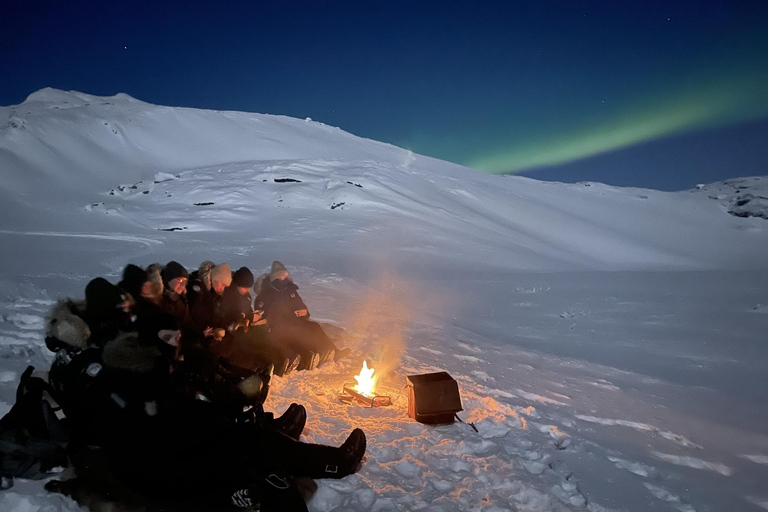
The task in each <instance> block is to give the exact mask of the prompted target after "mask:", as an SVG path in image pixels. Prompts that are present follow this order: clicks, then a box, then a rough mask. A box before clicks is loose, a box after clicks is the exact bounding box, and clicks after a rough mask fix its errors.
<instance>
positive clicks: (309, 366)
mask: <svg viewBox="0 0 768 512" xmlns="http://www.w3.org/2000/svg"><path fill="white" fill-rule="evenodd" d="M319 363H320V354H318V353H317V352H312V351H310V350H308V351H306V352H304V353H303V354H302V355H301V363H300V364H299V367H298V369H299V370H314V369H315V368H317V365H318V364H319Z"/></svg>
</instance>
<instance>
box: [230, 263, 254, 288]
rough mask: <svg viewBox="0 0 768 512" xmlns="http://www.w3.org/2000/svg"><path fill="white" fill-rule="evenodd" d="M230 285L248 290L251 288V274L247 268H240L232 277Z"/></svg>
mask: <svg viewBox="0 0 768 512" xmlns="http://www.w3.org/2000/svg"><path fill="white" fill-rule="evenodd" d="M232 284H233V285H235V286H237V287H238V288H250V287H251V286H253V273H252V272H251V271H250V270H248V267H240V268H239V269H237V270H236V271H235V273H234V274H233V275H232Z"/></svg>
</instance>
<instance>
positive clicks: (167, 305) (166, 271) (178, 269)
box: [160, 261, 191, 327]
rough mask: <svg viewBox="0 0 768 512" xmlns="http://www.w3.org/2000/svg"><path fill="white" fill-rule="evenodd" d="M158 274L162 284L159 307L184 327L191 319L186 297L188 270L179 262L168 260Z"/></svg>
mask: <svg viewBox="0 0 768 512" xmlns="http://www.w3.org/2000/svg"><path fill="white" fill-rule="evenodd" d="M160 275H161V276H162V278H163V286H164V290H163V298H162V301H161V303H160V309H161V310H162V311H163V312H165V313H168V314H170V315H173V317H174V318H176V320H177V321H178V322H179V325H183V326H185V327H186V326H187V325H189V323H190V321H191V319H190V314H189V306H188V305H187V297H186V294H187V281H188V279H189V272H187V269H186V268H184V267H183V266H182V265H181V264H180V263H178V262H176V261H169V262H168V264H167V265H166V266H165V267H164V268H163V270H162V271H161V272H160Z"/></svg>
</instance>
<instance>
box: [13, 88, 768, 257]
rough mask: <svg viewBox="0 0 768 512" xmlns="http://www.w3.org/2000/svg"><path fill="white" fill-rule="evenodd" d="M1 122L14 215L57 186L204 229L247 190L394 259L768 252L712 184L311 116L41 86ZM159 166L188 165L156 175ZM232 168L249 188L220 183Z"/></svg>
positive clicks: (259, 211) (79, 204)
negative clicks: (654, 179) (590, 178)
mask: <svg viewBox="0 0 768 512" xmlns="http://www.w3.org/2000/svg"><path fill="white" fill-rule="evenodd" d="M0 126H2V127H3V128H2V129H0V168H2V170H3V178H4V179H3V182H2V184H0V196H1V197H0V199H2V205H3V206H2V212H3V219H4V221H5V222H4V224H5V227H4V229H6V230H13V229H19V228H23V229H26V230H45V229H48V228H49V227H50V225H51V224H57V223H60V222H64V220H63V219H62V218H61V216H60V214H59V215H57V216H56V218H52V216H50V215H47V214H46V210H47V208H48V205H49V204H50V203H51V202H57V203H59V204H62V205H64V206H65V208H64V209H63V211H64V213H65V214H68V215H69V216H70V218H69V220H68V221H67V222H68V224H69V225H71V226H78V229H86V230H87V229H89V228H90V229H93V228H97V229H99V230H102V231H107V232H108V231H110V230H111V229H114V226H113V225H112V224H111V222H118V221H117V220H116V219H117V218H121V219H122V220H123V221H125V220H126V219H128V220H131V219H133V220H136V215H134V212H136V211H137V210H141V211H142V212H147V213H149V217H148V218H150V219H152V218H154V219H156V220H154V221H152V222H150V223H149V224H147V223H146V219H144V218H143V217H142V218H143V220H141V221H137V222H139V223H143V224H142V226H143V227H144V228H146V229H149V230H151V231H156V230H163V229H165V230H170V229H174V228H177V230H179V231H200V230H203V229H207V228H204V227H201V226H210V224H208V223H206V222H200V218H201V216H202V217H203V218H205V219H208V218H210V217H216V216H217V212H219V211H220V209H221V208H222V206H223V207H225V209H226V210H227V213H226V214H225V215H224V217H225V218H224V219H221V221H220V222H217V224H216V226H217V229H223V230H230V231H237V230H240V227H239V225H238V222H237V220H236V219H233V218H232V216H231V211H230V207H231V206H237V210H238V211H239V212H242V213H243V215H242V217H240V220H242V221H243V222H245V223H247V224H248V225H249V226H251V227H250V228H249V233H250V234H251V236H253V237H255V238H258V237H263V238H274V237H273V236H272V232H271V230H272V228H273V227H274V225H275V224H279V225H280V230H281V232H283V233H284V234H285V236H286V237H298V236H305V237H306V236H308V237H310V238H312V237H313V236H314V237H316V238H317V240H315V241H314V242H315V243H317V244H319V245H320V246H323V245H325V244H326V243H327V241H328V238H327V237H324V236H317V232H318V231H320V229H319V225H317V224H316V223H315V221H316V220H317V219H315V217H316V216H319V217H322V218H325V217H326V216H327V215H330V214H333V215H335V217H334V220H337V221H339V222H340V223H341V224H343V225H344V226H346V228H347V229H346V230H344V231H341V232H340V238H336V239H335V240H334V244H337V245H341V246H348V247H357V248H371V247H374V248H375V249H370V250H365V251H363V252H364V253H365V254H364V255H363V256H364V257H369V256H370V253H371V252H372V251H373V252H376V253H380V252H381V251H380V250H379V248H378V247H379V246H381V244H382V241H386V243H387V247H388V248H389V249H390V250H389V252H390V255H391V256H392V257H393V258H394V261H393V263H397V262H401V261H403V259H405V260H409V259H414V258H415V259H419V255H420V254H424V253H430V254H434V255H440V257H445V258H449V259H451V258H453V259H455V260H461V259H462V258H463V257H465V256H467V255H472V256H473V257H474V258H475V259H476V260H477V264H478V265H479V266H483V267H487V268H507V269H513V270H514V269H533V270H562V269H619V268H625V269H626V268H636V269H651V268H677V269H685V268H691V269H703V268H718V267H725V268H742V267H743V266H744V265H747V266H754V265H761V264H762V261H763V258H762V256H761V255H762V254H765V252H766V250H768V241H766V240H768V237H765V236H760V235H761V234H765V230H766V229H768V226H766V225H765V223H764V221H763V219H755V218H749V219H742V218H740V219H736V218H734V217H732V216H729V215H723V210H728V209H729V207H728V206H726V207H725V208H724V207H723V206H721V205H720V204H719V203H717V202H715V201H711V200H708V199H707V193H706V190H701V191H693V192H694V193H682V192H681V193H665V192H659V191H652V190H643V189H632V188H616V187H610V186H606V185H601V184H596V183H595V184H592V183H583V184H575V185H572V184H560V183H545V182H539V181H536V180H532V179H528V178H522V177H515V176H494V175H487V174H485V173H482V172H479V171H474V170H471V169H468V168H465V167H461V166H458V165H455V164H450V163H447V162H442V161H439V160H435V159H432V158H428V157H424V156H420V155H414V154H413V153H411V152H410V151H407V150H403V149H400V148H397V147H394V146H391V145H388V144H383V143H379V142H375V141H371V140H367V139H361V138H359V137H355V136H354V135H351V134H349V133H346V132H344V131H342V130H340V129H338V128H332V127H329V126H326V125H323V124H321V123H317V122H313V121H310V120H298V119H293V118H288V117H284V116H271V115H265V114H251V113H243V112H220V111H207V110H198V109H188V108H172V107H162V106H156V105H150V104H147V103H144V102H141V101H138V100H135V99H133V98H131V97H130V96H127V95H125V94H119V95H116V96H113V97H98V96H91V95H87V94H83V93H77V92H64V91H58V90H55V89H43V90H41V91H38V92H36V93H33V94H31V95H30V96H29V98H28V99H27V100H26V101H25V102H24V103H22V104H20V105H16V106H11V107H2V108H0ZM158 175H160V176H164V175H171V176H179V177H180V178H179V179H178V180H177V181H176V182H163V183H153V181H158V180H156V179H155V177H156V176H158ZM223 176H227V179H226V180H223V181H225V182H227V183H229V181H228V180H230V179H236V181H237V183H238V189H237V190H236V191H233V190H228V189H227V188H226V186H221V183H220V182H221V181H222V180H219V179H218V178H221V177H223ZM285 178H287V179H289V180H295V181H284V179H285ZM275 180H278V181H275ZM767 183H768V180H763V181H759V178H754V179H753V180H752V181H751V182H750V183H749V186H750V187H751V188H753V189H754V192H753V195H754V197H757V198H759V197H764V196H768V192H766V191H765V189H766V188H767V187H766V184H767ZM134 187H135V188H134ZM137 191H138V192H140V193H141V194H140V195H139V194H135V193H134V192H137ZM738 192H739V193H740V194H742V195H743V193H744V191H738ZM734 194H735V192H734ZM731 195H733V194H731ZM720 196H722V199H723V201H724V202H728V198H729V197H730V195H729V193H728V192H727V191H723V192H721V193H720ZM720 196H718V197H720ZM737 201H738V200H736V199H734V203H735V202H737ZM200 203H214V204H209V205H202V206H201V204H200ZM753 204H757V202H755V203H753ZM289 210H290V211H289ZM324 210H328V211H324ZM731 210H732V209H731ZM100 212H103V213H109V214H112V217H110V222H108V223H107V224H103V223H104V222H105V219H103V218H102V219H97V214H98V213H100ZM152 212H154V213H152ZM86 214H87V215H86ZM142 215H143V213H142ZM249 216H250V217H256V218H259V219H261V220H262V222H259V223H258V225H257V226H254V225H253V223H251V222H249V220H248V219H249ZM265 219H268V220H269V223H270V225H271V227H270V226H267V225H266V223H265V222H263V221H264V220H265ZM323 222H324V221H323ZM102 224H103V225H102ZM97 226H98V227H97ZM660 226H663V228H662V229H659V227H660ZM293 227H297V229H295V230H294V229H293ZM465 233H470V239H469V240H465V243H463V244H459V245H458V246H457V244H455V243H454V241H455V240H456V239H457V237H464V236H466V235H465ZM313 234H314V235H313ZM150 236H151V235H150ZM456 251H458V252H459V253H461V252H465V253H466V254H455V253H456ZM398 255H399V256H398Z"/></svg>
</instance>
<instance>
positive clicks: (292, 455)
mask: <svg viewBox="0 0 768 512" xmlns="http://www.w3.org/2000/svg"><path fill="white" fill-rule="evenodd" d="M240 435H242V436H243V443H242V448H244V449H246V450H249V451H250V453H251V454H252V455H253V458H252V459H251V460H252V463H253V464H254V470H255V471H257V472H258V471H262V470H264V469H273V468H274V469H275V470H283V471H284V472H285V474H287V475H290V476H293V477H309V478H343V477H345V476H347V475H350V474H352V473H354V472H355V471H357V468H358V466H359V465H360V463H361V462H362V459H363V455H364V454H365V449H366V439H365V434H364V433H363V431H362V430H360V429H355V430H354V431H353V432H352V433H351V434H350V435H349V437H348V438H347V440H346V441H344V443H343V444H342V445H341V446H340V447H338V448H337V447H333V446H325V445H320V444H310V443H302V442H300V441H295V440H293V439H291V438H289V437H287V436H285V435H284V434H282V433H279V432H274V431H269V430H258V431H254V430H253V429H250V430H249V429H243V430H240Z"/></svg>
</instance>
